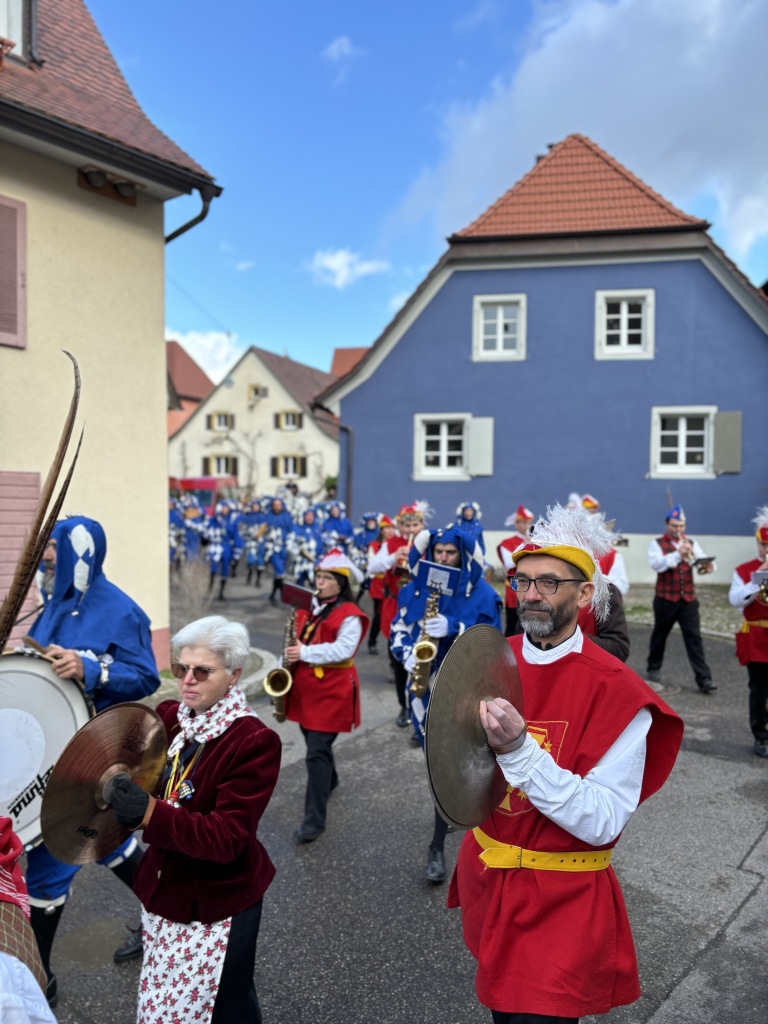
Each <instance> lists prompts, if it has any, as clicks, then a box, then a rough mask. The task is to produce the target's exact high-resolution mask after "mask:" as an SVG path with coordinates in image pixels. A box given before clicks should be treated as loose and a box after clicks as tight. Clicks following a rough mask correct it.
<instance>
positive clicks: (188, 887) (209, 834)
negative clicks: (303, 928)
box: [134, 701, 281, 924]
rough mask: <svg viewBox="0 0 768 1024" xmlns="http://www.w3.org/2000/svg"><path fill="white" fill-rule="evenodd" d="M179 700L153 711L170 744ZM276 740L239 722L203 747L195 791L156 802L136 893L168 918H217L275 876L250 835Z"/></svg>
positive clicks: (274, 766) (251, 899)
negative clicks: (178, 803)
mask: <svg viewBox="0 0 768 1024" xmlns="http://www.w3.org/2000/svg"><path fill="white" fill-rule="evenodd" d="M178 706H179V705H178V702H177V701H164V702H163V703H162V704H160V705H159V706H158V708H157V712H158V714H159V715H160V717H161V718H162V719H163V722H164V724H165V730H166V732H167V734H168V740H169V742H170V740H171V739H173V737H174V736H175V735H176V733H177V732H178V729H179V725H178V722H177V720H176V709H177V708H178ZM280 748H281V743H280V737H279V736H278V735H277V733H276V732H274V731H273V730H272V729H270V728H268V727H267V726H266V725H265V724H264V723H263V722H262V721H261V719H259V718H254V717H251V716H248V717H244V718H238V719H237V720H236V721H235V722H233V723H232V725H230V727H229V728H228V729H227V730H226V732H225V733H223V735H221V736H219V737H218V738H217V739H215V740H209V741H208V742H207V743H206V745H205V750H204V751H203V753H202V755H201V757H200V760H199V762H198V764H197V767H196V768H195V770H194V773H193V775H192V783H193V785H194V787H195V792H194V794H193V795H192V797H191V798H190V799H189V800H183V801H181V806H180V807H173V806H171V804H168V803H166V802H164V801H162V800H158V802H157V804H156V805H155V809H154V812H153V813H152V817H151V819H150V822H149V825H148V826H147V827H146V828H145V829H144V841H145V842H146V843H148V844H149V849H148V850H147V852H146V853H145V855H144V857H143V859H142V861H141V864H140V865H139V869H138V871H137V873H136V880H135V882H134V890H135V892H136V895H137V896H138V897H139V899H140V900H141V902H142V903H143V904H144V906H145V907H146V908H147V910H149V911H151V912H152V913H153V914H160V915H161V916H162V917H165V918H167V919H168V920H170V921H178V922H180V923H183V924H188V923H189V922H190V921H202V922H203V923H205V924H210V923H211V922H212V921H222V920H224V918H227V917H231V916H232V915H233V914H236V913H238V912H239V911H241V910H245V909H246V908H248V907H250V906H252V905H253V904H254V903H257V902H258V901H259V900H260V899H261V897H262V896H263V895H264V893H265V892H266V890H267V887H268V886H269V883H270V882H271V881H272V879H273V878H274V875H275V868H274V865H273V864H272V861H271V860H270V859H269V855H268V854H267V851H266V850H265V849H264V847H263V846H262V845H261V843H260V842H259V840H258V839H257V838H256V829H257V828H258V825H259V821H260V819H261V816H262V814H263V813H264V810H265V808H266V806H267V804H268V803H269V798H270V797H271V796H272V791H273V789H274V788H275V783H276V782H277V775H278V772H279V770H280Z"/></svg>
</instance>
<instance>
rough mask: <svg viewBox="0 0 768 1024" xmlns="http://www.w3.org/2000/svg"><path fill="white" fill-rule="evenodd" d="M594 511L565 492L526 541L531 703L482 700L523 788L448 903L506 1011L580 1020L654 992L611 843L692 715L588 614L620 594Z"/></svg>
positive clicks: (481, 982) (497, 744) (488, 826)
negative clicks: (673, 704) (603, 555)
mask: <svg viewBox="0 0 768 1024" xmlns="http://www.w3.org/2000/svg"><path fill="white" fill-rule="evenodd" d="M589 521H590V520H589V517H585V516H584V514H583V512H582V511H581V510H579V509H575V510H574V509H564V508H561V507H560V506H556V507H555V508H554V509H550V510H548V518H547V520H540V521H539V523H538V524H537V526H536V528H535V530H534V531H533V535H532V540H531V542H530V543H529V544H526V545H524V546H523V547H521V548H519V549H518V550H517V551H516V552H515V553H514V559H515V563H516V565H517V575H516V578H515V583H516V586H517V593H518V612H519V616H520V621H521V622H522V623H523V626H524V628H525V634H524V635H523V636H514V637H510V638H509V640H508V642H509V644H510V646H511V647H512V650H513V651H514V653H515V656H516V659H517V663H518V666H519V669H520V677H521V681H522V687H523V702H524V711H525V716H526V717H525V719H523V718H522V716H521V715H520V714H519V713H518V712H517V711H516V709H515V708H514V707H513V706H512V704H510V703H509V701H506V700H504V699H503V698H496V699H494V700H491V701H488V702H487V703H486V702H485V701H481V702H480V706H479V713H480V719H481V722H482V724H483V727H484V729H485V733H486V736H487V738H488V743H489V745H490V746H491V747H492V749H493V750H494V752H495V753H496V756H497V762H498V764H499V767H500V768H501V770H502V772H503V773H504V776H505V778H506V780H507V783H508V789H507V792H506V794H505V796H504V799H503V800H502V802H501V803H500V804H499V806H498V807H497V808H496V810H495V811H494V812H493V813H492V814H491V815H490V817H488V818H487V819H486V820H485V821H484V822H483V823H482V824H481V825H480V826H479V827H478V828H475V829H473V831H472V832H469V833H468V834H467V836H466V837H465V839H464V842H463V844H462V846H461V849H460V851H459V859H458V863H457V866H456V871H455V873H454V876H453V879H452V882H451V888H450V892H449V899H448V906H450V907H456V906H460V907H461V911H462V925H463V929H464V937H465V941H466V943H467V946H468V948H469V949H470V951H471V952H472V954H473V955H474V956H475V958H476V959H477V976H476V989H477V995H478V998H479V1000H480V1002H481V1003H483V1004H485V1005H486V1006H488V1007H489V1008H490V1009H491V1011H492V1015H493V1020H494V1022H495V1024H512V1022H516V1024H523V1022H525V1024H532V1022H538V1021H542V1022H543V1021H545V1020H546V1021H549V1022H554V1021H561V1022H569V1024H572V1022H575V1021H578V1019H579V1018H580V1017H582V1016H584V1015H587V1014H595V1013H606V1012H607V1011H608V1010H610V1009H611V1007H613V1006H620V1005H623V1004H625V1003H631V1002H633V1001H634V1000H635V999H637V998H638V996H639V995H640V985H639V979H638V973H637V961H636V958H635V950H634V944H633V941H632V935H631V931H630V927H629V920H628V917H627V912H626V908H625V906H624V900H623V897H622V894H621V890H620V888H619V884H618V881H617V879H616V875H615V874H614V871H613V869H612V868H611V867H610V860H611V853H612V849H613V847H614V846H615V844H616V842H617V841H618V839H619V836H620V835H621V832H622V830H623V828H624V826H625V825H626V824H627V822H628V821H629V819H630V817H631V815H632V813H633V812H634V810H635V809H636V808H637V806H638V804H639V803H641V802H642V801H643V800H645V799H646V798H647V797H649V796H650V795H651V794H652V793H654V792H655V791H656V790H657V789H659V788H660V787H661V786H662V784H663V783H664V781H665V780H666V778H667V776H668V775H669V773H670V771H671V770H672V766H673V764H674V761H675V758H676V756H677V751H678V749H679V746H680V742H681V739H682V732H683V723H682V721H681V720H680V719H679V718H678V716H677V715H676V714H675V713H674V712H673V711H672V710H671V709H670V708H669V707H667V705H666V704H665V703H664V702H663V701H662V700H661V699H660V698H659V697H658V696H657V695H656V694H655V693H654V692H653V691H652V690H651V689H650V688H649V687H648V686H647V685H646V684H645V683H644V682H643V681H642V680H641V679H640V678H639V676H637V675H636V674H635V673H634V672H633V671H632V670H631V669H629V668H628V667H627V666H626V665H624V664H623V663H622V662H620V661H618V660H617V659H616V658H614V657H613V656H612V655H610V654H607V653H606V652H605V651H603V650H601V649H600V648H599V647H598V646H597V645H596V644H594V643H592V641H591V640H589V639H588V638H586V637H584V635H583V634H582V632H581V630H580V629H579V628H578V625H577V619H578V614H579V610H580V609H581V608H583V607H588V606H590V605H591V606H592V608H593V611H594V612H595V614H596V615H597V617H598V618H599V617H601V616H602V615H603V614H604V612H605V603H606V599H607V594H608V590H607V584H606V580H605V578H604V577H603V575H602V573H600V570H599V567H598V566H597V565H596V562H595V558H594V554H593V552H594V544H593V543H592V538H591V537H590V533H589V531H590V527H589Z"/></svg>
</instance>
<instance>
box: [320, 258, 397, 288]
mask: <svg viewBox="0 0 768 1024" xmlns="http://www.w3.org/2000/svg"><path fill="white" fill-rule="evenodd" d="M309 269H310V270H311V272H312V275H313V277H314V279H315V281H316V282H317V283H318V284H327V285H331V287H333V288H338V289H339V290H341V289H343V288H347V287H348V286H349V285H351V284H354V282H355V281H358V280H359V279H360V278H361V277H367V276H368V275H370V274H382V273H384V272H385V271H386V270H389V264H388V263H386V262H385V261H384V260H364V259H361V257H360V254H359V253H357V252H351V251H350V250H349V249H323V250H318V251H317V252H316V253H315V255H314V256H313V257H312V261H311V262H310V264H309Z"/></svg>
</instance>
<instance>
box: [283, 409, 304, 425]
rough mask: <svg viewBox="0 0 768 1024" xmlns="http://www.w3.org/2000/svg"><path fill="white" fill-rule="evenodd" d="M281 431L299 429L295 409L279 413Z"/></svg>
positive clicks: (297, 415) (297, 413)
mask: <svg viewBox="0 0 768 1024" xmlns="http://www.w3.org/2000/svg"><path fill="white" fill-rule="evenodd" d="M280 429H281V430H298V429H299V411H298V410H297V409H286V410H285V411H284V412H281V413H280Z"/></svg>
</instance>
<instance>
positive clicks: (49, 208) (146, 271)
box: [0, 0, 221, 666]
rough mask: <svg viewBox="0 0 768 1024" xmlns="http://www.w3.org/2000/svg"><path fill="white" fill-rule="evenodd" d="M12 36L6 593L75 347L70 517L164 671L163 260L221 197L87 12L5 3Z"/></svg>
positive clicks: (4, 248) (6, 190)
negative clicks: (187, 217)
mask: <svg viewBox="0 0 768 1024" xmlns="http://www.w3.org/2000/svg"><path fill="white" fill-rule="evenodd" d="M11 34H13V38H12V41H13V42H14V43H15V45H14V47H13V49H11V50H10V52H9V53H6V54H5V56H4V58H3V60H2V67H0V431H1V432H2V446H0V526H1V529H0V596H1V595H2V594H4V592H5V590H6V589H7V584H8V580H9V577H10V573H11V572H12V568H13V564H14V563H15V559H16V552H17V550H18V548H19V547H20V545H21V542H22V538H23V534H24V531H25V527H26V525H27V523H28V522H29V520H30V518H31V512H32V506H33V504H34V499H35V497H36V495H37V493H38V491H39V488H40V482H41V479H44V477H45V474H46V473H47V471H48V467H49V465H50V463H51V458H52V455H53V452H54V450H55V447H56V444H57V440H58V435H59V432H60V429H61V426H62V424H63V422H64V419H65V416H66V412H67V408H68V405H69V401H70V396H71V392H72V372H71V367H70V363H69V361H68V360H67V359H66V357H65V356H63V355H62V353H61V351H60V350H61V349H62V348H65V349H68V350H69V351H71V352H72V354H73V355H74V356H75V357H76V359H77V361H78V363H79V366H80V372H81V375H82V400H81V412H80V415H79V417H78V428H77V430H78V431H79V429H80V427H81V426H82V427H84V428H85V437H84V441H83V447H82V452H81V455H80V460H79V462H78V465H77V469H76V471H75V475H74V478H73V481H72V485H71V487H70V491H69V495H68V497H67V499H66V502H65V506H64V510H65V511H68V512H79V513H82V514H84V515H89V516H92V517H93V518H95V519H98V520H99V521H100V522H101V523H102V524H103V526H104V529H105V531H106V535H107V542H108V550H107V558H106V562H105V572H106V575H107V577H108V578H109V579H110V580H112V581H113V582H114V583H116V584H117V585H118V586H120V587H121V588H122V589H124V590H125V591H126V592H127V593H128V594H130V596H131V597H132V598H134V600H136V601H137V602H138V603H139V604H140V605H141V606H142V607H143V608H144V610H145V611H146V612H147V614H148V615H149V617H150V619H151V620H152V627H153V635H154V639H155V648H156V653H157V654H158V661H159V664H160V665H161V666H162V665H164V664H166V665H167V645H168V627H169V611H168V578H167V562H168V551H167V475H168V471H167V449H166V409H167V386H166V351H165V343H164V341H163V336H164V320H165V317H164V251H165V244H166V241H168V240H170V239H171V238H173V237H175V236H176V235H177V234H180V233H183V230H184V229H185V228H182V229H180V231H179V232H174V234H173V235H172V236H170V238H169V239H166V238H165V237H164V225H163V221H164V204H165V203H166V202H167V201H169V200H171V199H173V198H175V197H177V196H180V195H183V194H191V193H193V192H197V193H198V194H199V196H200V199H201V201H202V205H203V209H202V212H203V213H205V212H207V209H208V205H209V204H210V202H211V200H212V199H213V198H215V197H216V196H217V195H218V194H219V193H220V192H221V189H220V188H219V187H218V186H217V185H215V184H214V183H213V180H212V178H211V177H210V175H209V174H208V173H207V172H206V171H204V170H203V169H202V168H201V167H200V166H199V165H198V164H197V163H195V161H194V160H193V159H192V158H191V157H189V156H188V155H187V154H186V153H184V152H183V151H182V150H180V149H179V148H178V147H177V146H176V145H175V144H174V143H173V142H171V140H170V139H168V138H167V137H166V136H165V135H163V134H162V132H160V131H159V130H158V129H157V128H156V127H155V126H154V125H153V124H152V123H151V122H150V121H149V119H148V118H147V117H146V115H145V114H144V113H143V111H142V110H141V108H140V107H139V105H138V103H137V102H136V100H135V99H134V97H133V95H132V93H131V91H130V89H129V87H128V85H127V83H126V82H125V80H124V79H123V77H122V74H121V73H120V71H119V69H118V67H117V65H116V63H115V61H114V59H113V57H112V55H111V54H110V52H109V50H108V49H107V46H106V44H105V43H104V40H103V39H102V37H101V35H100V33H99V31H98V29H97V27H96V25H95V24H94V22H93V20H92V18H91V16H90V14H89V12H88V10H87V8H86V6H85V4H84V3H83V2H82V0H39V2H38V3H36V4H26V3H23V2H22V0H7V2H6V3H4V4H0V36H3V37H5V38H6V39H7V38H8V37H9V35H11ZM75 40H76V46H73V41H75ZM2 49H7V47H2ZM192 223H193V222H190V224H189V225H187V226H192ZM175 244H178V245H183V244H184V243H183V241H180V242H177V243H175ZM137 524H140V535H139V534H137Z"/></svg>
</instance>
